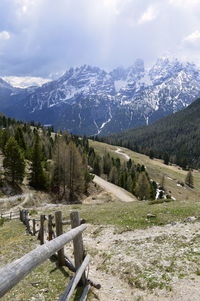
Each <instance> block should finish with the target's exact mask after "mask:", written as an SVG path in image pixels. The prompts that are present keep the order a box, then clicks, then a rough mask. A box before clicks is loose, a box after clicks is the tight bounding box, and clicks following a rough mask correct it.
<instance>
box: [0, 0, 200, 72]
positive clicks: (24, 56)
mask: <svg viewBox="0 0 200 301" xmlns="http://www.w3.org/2000/svg"><path fill="white" fill-rule="evenodd" d="M20 1H21V3H23V2H24V5H27V11H26V10H24V13H23V12H22V10H21V15H20V7H19V3H20ZM20 1H19V0H1V1H0V32H1V31H8V32H9V33H10V35H11V38H10V39H9V40H7V41H4V43H3V44H1V43H0V75H23V76H24V75H32V76H48V74H50V73H54V72H55V73H56V72H60V71H62V70H63V71H64V70H65V69H66V68H69V67H70V66H77V65H80V64H85V63H86V64H92V65H98V66H100V67H103V68H105V69H108V70H109V69H111V68H113V67H116V66H118V65H125V66H126V65H130V64H132V63H133V61H134V60H135V59H136V58H137V57H141V58H143V59H144V60H145V62H146V64H149V63H151V62H153V61H154V60H155V59H156V58H157V57H159V56H162V55H163V54H165V53H166V52H168V53H172V54H173V55H178V56H181V57H183V56H186V58H188V60H194V61H197V62H198V58H197V55H196V51H195V50H194V49H193V48H194V47H193V48H192V47H191V46H190V47H189V46H187V45H184V44H185V43H183V40H184V37H186V36H188V35H189V34H191V33H192V32H194V31H195V30H200V20H199V19H198V13H197V11H198V10H199V9H198V8H196V6H195V5H192V6H190V5H189V1H187V3H188V9H186V8H185V7H183V8H181V6H180V5H179V6H178V5H173V3H172V0H171V1H169V0H162V1H160V0H145V1H142V0H95V1H94V0H56V1H52V0H35V1H32V0H29V1H27V0H20ZM179 1H180V0H179ZM193 1H194V0H193ZM31 3H34V5H32V4H31ZM149 7H154V8H156V16H155V18H153V19H152V20H149V22H141V24H138V22H139V20H140V18H141V16H142V15H143V14H144V12H145V11H147V10H148V8H149ZM149 19H151V18H149ZM185 20H187V22H186V21H185Z"/></svg>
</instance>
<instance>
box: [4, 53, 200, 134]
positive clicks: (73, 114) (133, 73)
mask: <svg viewBox="0 0 200 301" xmlns="http://www.w3.org/2000/svg"><path fill="white" fill-rule="evenodd" d="M4 88H5V87H4ZM7 88H8V89H11V93H10V98H11V100H10V101H9V105H8V106H7V107H6V109H5V107H3V106H2V99H1V94H0V110H3V112H4V113H7V114H9V115H11V116H13V117H16V118H20V119H25V120H36V121H40V122H42V123H44V124H46V123H47V124H52V125H54V126H55V127H56V128H60V129H66V130H69V131H71V132H73V133H76V134H86V135H95V134H100V135H105V134H110V133H114V132H118V131H122V130H125V129H128V128H133V127H138V126H141V125H145V124H149V123H152V122H153V121H155V120H157V119H159V118H162V117H164V116H166V115H168V114H171V113H174V112H176V111H179V110H181V109H183V108H184V107H186V106H188V105H189V104H190V103H191V102H192V101H194V100H195V99H197V98H198V97H200V70H199V69H198V68H197V67H196V66H195V65H194V64H190V63H182V62H180V61H178V60H172V61H170V60H169V59H167V58H161V59H158V60H157V62H156V63H155V64H154V65H153V67H152V68H150V69H149V70H145V67H144V62H143V61H142V60H140V59H138V60H136V62H135V63H134V64H133V65H132V66H131V67H129V68H123V67H118V68H116V69H114V70H113V71H112V72H106V71H104V70H101V69H100V68H97V67H91V66H88V65H84V66H81V67H77V68H71V69H69V70H68V71H67V72H66V73H65V74H64V75H63V76H62V77H60V78H59V79H58V80H55V81H52V82H49V83H46V84H44V85H43V86H42V87H39V88H34V89H23V90H22V89H18V90H16V89H15V91H14V92H13V90H12V89H14V88H12V87H11V86H10V87H7ZM0 91H1V81H0ZM11 102H12V104H13V105H10V104H11ZM19 104H20V110H17V107H19Z"/></svg>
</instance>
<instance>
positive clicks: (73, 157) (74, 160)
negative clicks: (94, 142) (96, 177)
mask: <svg viewBox="0 0 200 301" xmlns="http://www.w3.org/2000/svg"><path fill="white" fill-rule="evenodd" d="M84 171H85V170H84V166H83V162H82V157H81V154H80V152H79V150H78V148H77V147H76V145H75V144H74V143H73V142H70V143H69V145H68V148H67V187H68V189H69V200H70V202H74V201H75V200H76V196H77V195H78V194H80V193H82V192H84V188H85V179H84Z"/></svg>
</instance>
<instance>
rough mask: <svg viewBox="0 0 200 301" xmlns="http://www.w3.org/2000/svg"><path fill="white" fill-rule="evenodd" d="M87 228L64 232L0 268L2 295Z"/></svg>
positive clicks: (81, 226) (83, 226)
mask: <svg viewBox="0 0 200 301" xmlns="http://www.w3.org/2000/svg"><path fill="white" fill-rule="evenodd" d="M85 229H86V225H80V226H78V227H76V228H74V229H72V230H70V231H69V232H67V233H65V234H62V235H60V236H58V237H56V238H55V239H53V240H51V241H48V242H47V243H45V244H43V245H41V246H38V247H37V248H36V249H34V250H32V251H31V252H29V253H28V254H26V255H24V256H23V257H21V258H20V259H17V260H15V261H13V262H12V263H10V264H8V265H6V266H5V267H3V268H1V269H0V297H2V296H4V295H5V293H7V292H8V291H9V290H10V289H11V288H12V287H14V286H15V285H16V284H17V283H18V282H19V281H20V280H22V279H23V278H24V277H25V276H26V275H27V274H29V273H30V272H31V271H32V270H33V269H35V268H36V267H37V266H38V265H40V264H42V263H43V262H44V261H46V260H47V259H48V258H50V257H51V256H52V255H53V254H54V253H55V252H57V251H59V250H60V249H62V248H63V247H64V245H65V244H66V243H69V242H70V241H71V240H74V239H75V238H76V237H77V236H78V235H80V234H81V233H82V232H83V231H84V230H85Z"/></svg>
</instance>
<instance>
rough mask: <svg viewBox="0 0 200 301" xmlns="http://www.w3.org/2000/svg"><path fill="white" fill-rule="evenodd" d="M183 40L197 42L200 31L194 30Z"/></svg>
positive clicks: (199, 38)
mask: <svg viewBox="0 0 200 301" xmlns="http://www.w3.org/2000/svg"><path fill="white" fill-rule="evenodd" d="M183 40H184V41H185V42H189V43H195V42H196V41H197V40H200V31H199V30H195V31H194V32H192V33H191V34H189V35H188V36H186V37H185V38H184V39H183Z"/></svg>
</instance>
